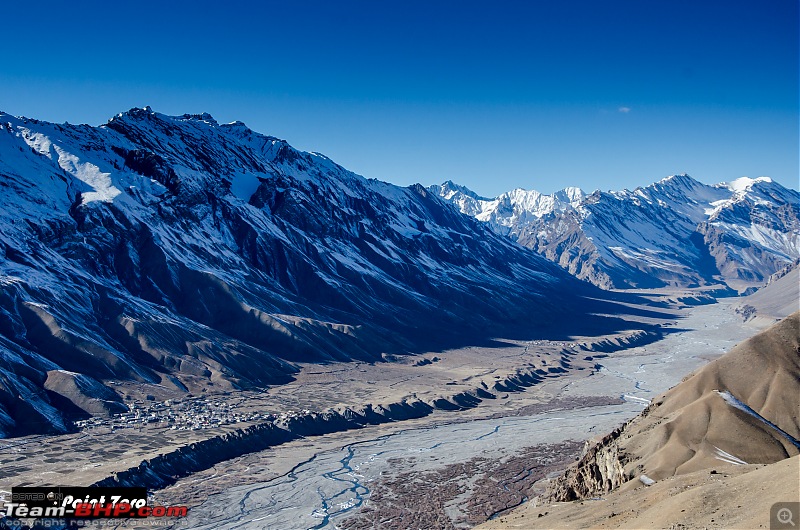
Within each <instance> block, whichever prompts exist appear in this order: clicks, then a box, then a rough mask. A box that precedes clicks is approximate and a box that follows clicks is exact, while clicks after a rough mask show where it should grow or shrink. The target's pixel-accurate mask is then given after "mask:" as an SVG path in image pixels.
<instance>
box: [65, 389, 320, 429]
mask: <svg viewBox="0 0 800 530" xmlns="http://www.w3.org/2000/svg"><path fill="white" fill-rule="evenodd" d="M128 408H129V410H128V412H124V413H121V414H114V415H113V416H110V417H92V418H88V419H83V420H78V421H76V422H75V426H76V427H77V428H78V429H80V430H92V429H95V428H110V429H111V430H112V431H115V430H117V429H137V430H140V431H141V430H143V429H154V428H158V429H170V430H178V431H190V430H191V431H197V430H204V429H214V428H218V427H222V426H224V425H234V424H238V423H250V422H271V421H278V420H286V419H289V418H293V417H298V416H301V415H304V414H309V413H310V411H308V410H303V411H293V410H287V411H285V412H281V413H279V414H278V413H275V414H273V413H267V412H257V411H254V410H245V409H249V407H245V406H243V404H242V403H235V404H231V403H228V402H226V401H224V400H223V399H220V398H219V397H205V396H188V397H184V398H182V399H167V400H165V401H156V400H155V398H154V397H153V396H151V395H148V396H147V397H146V399H145V400H141V399H138V400H136V401H134V402H132V403H130V404H129V405H128Z"/></svg>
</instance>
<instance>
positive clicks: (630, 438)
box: [553, 312, 800, 501]
mask: <svg viewBox="0 0 800 530" xmlns="http://www.w3.org/2000/svg"><path fill="white" fill-rule="evenodd" d="M798 396H800V312H795V313H793V314H792V315H791V316H789V317H787V318H785V319H784V320H782V321H781V322H779V323H778V324H775V325H774V326H772V327H770V328H769V329H767V330H766V331H764V332H762V333H759V334H758V335H756V336H755V337H752V338H750V339H748V340H747V341H745V342H743V343H741V344H739V345H737V346H736V347H735V348H733V349H732V350H731V351H730V352H728V353H727V354H725V355H724V356H722V357H720V358H719V359H717V360H715V361H713V362H711V363H709V364H708V365H706V366H704V367H703V368H701V369H700V370H698V371H697V372H696V373H695V374H693V375H691V376H690V377H688V378H687V379H685V380H684V381H683V382H682V383H680V384H679V385H677V386H675V387H673V388H672V389H670V390H669V391H667V392H666V393H664V394H663V395H661V396H659V397H658V398H656V399H655V400H654V401H653V403H652V404H651V405H650V406H649V407H648V408H647V409H645V411H644V412H642V414H641V415H639V416H638V417H637V418H635V419H634V420H632V421H631V422H630V423H628V424H627V425H625V426H623V427H621V428H619V429H617V430H616V431H614V432H612V433H611V434H609V435H607V436H606V437H605V438H604V439H603V440H601V441H600V443H598V444H597V445H595V446H594V447H592V448H591V449H590V450H589V451H588V453H587V454H586V455H585V456H584V457H583V459H582V460H581V461H580V462H579V463H578V464H577V466H575V467H573V468H571V469H570V470H568V471H567V473H566V474H565V475H564V477H563V478H561V479H560V480H559V481H558V482H556V484H555V486H554V488H553V498H554V499H555V500H559V501H570V500H576V499H583V498H587V497H592V496H596V495H600V494H602V493H605V492H608V491H611V490H612V489H615V488H617V487H619V486H621V485H623V484H628V483H631V484H634V485H636V484H639V485H641V484H652V483H653V481H655V482H658V481H660V480H663V479H665V478H667V477H671V476H673V475H682V474H687V473H693V472H696V471H700V470H705V469H713V468H714V467H715V466H717V465H723V464H726V463H727V464H734V465H746V464H771V463H774V462H778V461H780V460H783V459H785V458H790V457H792V456H797V455H798V454H800V402H799V400H800V398H798Z"/></svg>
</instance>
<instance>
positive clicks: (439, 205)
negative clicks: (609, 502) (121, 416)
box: [0, 108, 625, 437]
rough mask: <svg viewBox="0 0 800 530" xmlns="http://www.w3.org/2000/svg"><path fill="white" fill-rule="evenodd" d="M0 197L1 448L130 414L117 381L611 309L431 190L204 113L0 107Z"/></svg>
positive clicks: (496, 333) (435, 344) (408, 347)
mask: <svg viewBox="0 0 800 530" xmlns="http://www.w3.org/2000/svg"><path fill="white" fill-rule="evenodd" d="M0 189H2V201H3V204H2V207H0V437H2V436H9V435H19V434H25V433H30V432H63V431H64V430H67V429H69V421H67V418H68V417H73V418H74V417H79V416H82V415H83V416H85V415H87V414H109V413H113V412H117V411H120V410H124V409H125V404H124V400H123V399H122V398H121V396H120V393H119V392H118V391H117V390H116V389H119V388H120V387H119V386H118V383H120V382H122V383H125V382H128V383H130V382H137V383H141V384H142V385H144V386H146V385H161V386H162V387H166V388H168V389H174V390H175V391H176V392H177V391H179V392H188V391H192V392H199V391H205V390H211V391H214V390H227V389H239V388H253V387H259V386H264V385H271V384H279V383H282V382H285V381H288V380H290V379H291V377H292V374H293V373H295V372H296V371H297V370H298V366H297V363H298V362H318V363H324V362H329V361H336V360H342V361H345V360H353V359H358V360H362V361H366V362H374V361H380V360H382V359H384V358H386V356H387V355H390V354H403V353H407V352H415V351H429V350H432V349H437V348H444V347H458V346H463V345H466V344H476V343H478V341H482V340H483V341H486V340H487V337H520V338H522V337H533V336H536V334H537V333H539V331H537V330H547V333H548V336H553V334H554V333H556V331H555V330H556V329H557V328H558V325H557V324H558V323H559V322H563V321H573V322H579V323H582V324H585V325H592V324H591V322H592V321H591V318H590V317H588V316H586V315H584V317H583V318H566V317H567V316H575V315H577V314H578V313H581V314H583V313H586V314H589V313H597V314H600V313H604V314H612V313H614V311H612V310H610V309H608V308H606V309H605V310H599V309H597V308H595V309H594V310H593V309H592V306H591V304H592V302H588V301H587V297H588V298H589V299H592V300H598V299H600V298H602V297H603V295H602V292H601V291H599V290H598V289H596V288H595V287H593V286H591V285H589V284H587V283H585V282H582V281H579V280H577V279H575V278H574V277H573V276H570V275H569V274H568V273H567V272H566V271H564V270H563V269H562V268H560V267H558V266H556V265H554V264H553V263H551V262H550V261H548V260H546V259H544V258H542V257H541V256H539V255H538V254H536V253H535V252H532V251H529V250H527V249H522V248H521V247H519V246H518V245H517V244H516V243H514V242H513V241H511V240H509V239H508V238H505V237H501V236H498V235H496V234H495V233H494V232H492V231H491V230H489V229H488V227H486V225H485V224H483V223H480V222H478V221H476V220H474V219H472V218H470V217H468V216H464V215H461V214H460V213H458V212H457V211H455V210H454V209H453V208H451V207H450V206H449V205H448V204H446V203H445V202H443V201H441V200H440V199H439V198H438V197H436V196H435V195H433V194H431V193H429V192H428V191H427V190H426V189H425V188H423V187H422V186H418V185H417V186H411V187H409V188H400V187H397V186H393V185H390V184H386V183H383V182H379V181H376V180H368V179H365V178H363V177H360V176H358V175H355V174H354V173H351V172H350V171H347V170H346V169H344V168H342V167H341V166H339V165H337V164H335V163H334V162H332V161H331V160H330V159H328V158H326V157H325V156H323V155H320V154H317V153H306V152H302V151H298V150H296V149H294V148H292V147H291V146H290V145H288V144H287V143H286V142H285V141H282V140H279V139H278V138H274V137H271V136H265V135H261V134H258V133H256V132H253V131H252V130H250V129H249V128H247V127H246V126H245V125H244V124H243V123H241V122H235V123H229V124H218V123H217V122H216V121H215V120H214V119H213V118H212V117H211V116H209V115H208V114H199V115H188V114H187V115H183V116H166V115H163V114H159V113H157V112H154V111H152V110H151V109H150V108H144V109H132V110H130V111H128V112H125V113H121V114H119V115H117V116H115V117H114V118H112V119H111V120H110V121H109V122H108V123H106V124H105V125H102V126H99V127H91V126H88V125H70V124H63V125H58V124H52V123H46V122H42V121H38V120H34V119H27V118H17V117H13V116H11V115H8V114H4V113H0ZM594 303H595V304H597V303H600V302H594ZM595 320H596V319H595ZM595 323H596V322H595ZM606 323H607V324H608V325H610V326H624V325H625V324H624V323H622V322H613V321H612V320H611V319H608V320H607V322H606ZM571 331H573V332H574V331H576V330H574V329H572V330H571Z"/></svg>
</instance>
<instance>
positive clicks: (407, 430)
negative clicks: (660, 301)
mask: <svg viewBox="0 0 800 530" xmlns="http://www.w3.org/2000/svg"><path fill="white" fill-rule="evenodd" d="M731 304H732V302H731V301H726V300H723V301H721V303H719V304H714V305H709V306H701V307H695V308H691V309H688V310H686V311H684V312H683V314H682V315H681V317H682V318H680V319H676V320H675V321H674V322H670V323H667V325H666V326H665V328H667V327H668V326H672V327H673V328H674V329H679V330H680V331H676V332H674V333H668V334H667V335H666V337H665V338H664V339H663V340H661V341H659V342H656V343H653V344H649V345H647V346H641V347H635V348H630V349H628V350H624V351H621V352H618V353H615V354H611V355H608V356H603V355H599V356H597V359H595V360H594V362H595V369H593V370H591V371H584V372H581V373H573V374H570V375H568V376H564V377H558V378H553V379H548V380H546V381H544V382H542V383H541V384H540V385H537V386H536V387H534V389H531V390H529V391H528V392H525V394H529V393H530V394H532V395H533V394H536V395H549V396H551V397H552V398H553V399H565V398H580V397H590V396H615V397H619V398H622V400H623V401H621V402H620V403H619V404H617V405H602V406H592V407H578V408H572V409H569V410H553V411H547V412H543V413H536V414H530V415H515V414H511V411H509V410H508V408H504V409H503V407H502V403H501V402H500V401H502V398H501V399H500V400H498V403H496V404H491V405H489V406H486V407H485V410H486V412H487V413H488V412H491V411H492V410H494V409H498V408H500V409H503V410H506V412H507V413H508V415H505V416H500V417H497V415H496V412H495V414H494V415H493V416H495V417H490V418H480V417H478V414H479V412H475V411H472V412H471V413H470V415H471V416H472V417H473V418H474V419H472V418H470V421H464V419H465V416H466V414H462V413H436V414H434V415H432V416H431V417H429V418H427V419H426V420H425V422H424V423H425V424H423V425H419V424H416V425H415V424H413V423H411V426H410V427H409V426H407V425H408V424H406V422H399V423H397V424H394V425H390V426H383V427H381V428H380V429H378V428H374V429H373V428H366V429H364V430H362V431H360V432H358V433H355V434H354V433H350V434H348V435H347V436H342V437H341V439H342V440H343V441H342V442H341V443H340V444H336V439H337V435H336V434H333V435H328V437H327V440H326V443H322V444H317V445H316V446H315V449H316V450H313V451H309V449H308V447H305V448H304V449H303V450H298V451H297V452H296V461H295V462H294V463H292V465H291V469H289V470H288V471H287V472H283V473H280V474H279V476H277V477H274V478H270V479H269V480H264V481H259V482H255V483H251V484H243V485H238V486H235V487H232V488H229V489H227V490H226V491H224V492H222V493H219V494H215V495H211V496H210V497H208V499H207V500H206V501H205V502H203V503H202V504H201V505H200V506H197V507H194V508H192V509H191V510H190V513H189V518H188V521H187V523H188V526H189V527H191V528H198V529H210V528H275V529H278V528H280V529H306V528H334V527H336V525H337V522H339V521H342V520H344V518H346V517H353V516H356V517H357V516H358V512H359V509H360V508H362V507H364V506H365V504H366V503H368V502H369V499H370V492H371V489H372V487H373V485H374V484H375V482H376V481H377V480H380V479H385V478H386V477H388V476H397V475H399V474H401V473H404V474H407V473H412V474H413V473H422V472H426V471H430V470H432V469H438V468H443V467H445V466H448V465H450V464H453V463H456V462H461V461H467V460H470V459H473V458H476V457H481V458H487V459H498V460H500V459H503V458H507V457H508V456H509V455H513V454H515V453H516V452H518V451H520V450H522V449H523V448H525V447H530V446H535V445H540V444H548V443H554V442H560V441H564V440H577V441H582V440H587V439H589V438H591V437H593V436H597V435H600V434H604V433H606V432H608V431H610V430H611V429H613V428H614V427H616V426H618V425H620V424H621V423H623V422H625V421H627V420H629V419H631V418H632V417H633V416H635V415H636V414H637V413H638V412H640V411H641V410H642V408H644V407H645V406H646V405H647V403H648V402H649V401H650V400H651V399H652V398H653V397H655V396H656V395H658V394H660V393H661V392H663V391H664V390H666V389H667V388H669V387H671V386H673V385H675V384H677V383H678V382H680V380H681V379H682V378H683V377H684V376H685V375H687V374H688V373H690V372H691V371H693V370H695V369H696V368H698V367H700V366H702V365H703V364H705V363H706V362H708V361H709V360H710V359H713V358H715V357H717V356H719V355H721V354H722V353H724V352H725V351H727V350H728V349H730V348H731V347H732V346H733V345H735V344H736V343H737V342H739V341H741V340H743V339H745V338H747V337H749V336H751V335H752V334H754V333H755V332H756V331H757V328H754V327H751V326H746V325H743V323H742V321H741V319H740V318H739V317H738V316H737V315H736V314H735V313H734V312H733V311H732V310H731V308H730V306H731ZM481 407H483V405H481V406H479V407H478V409H480V408H481ZM321 438H326V437H321ZM270 458H272V459H275V458H276V455H275V454H274V453H270V454H268V455H265V459H266V460H267V461H268V460H269V459H270ZM280 458H281V459H282V462H281V465H282V466H283V467H287V464H289V463H290V461H291V460H292V459H293V453H292V451H291V446H289V447H286V448H284V449H283V450H281V451H280ZM280 467H281V466H275V469H279V468H280ZM220 472H224V471H222V470H221V469H219V470H217V473H220Z"/></svg>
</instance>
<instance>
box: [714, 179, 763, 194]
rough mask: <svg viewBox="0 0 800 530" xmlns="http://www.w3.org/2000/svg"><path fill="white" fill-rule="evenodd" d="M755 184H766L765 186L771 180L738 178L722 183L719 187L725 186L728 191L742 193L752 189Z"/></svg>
mask: <svg viewBox="0 0 800 530" xmlns="http://www.w3.org/2000/svg"><path fill="white" fill-rule="evenodd" d="M756 182H766V183H767V184H769V183H771V182H772V179H771V178H769V177H758V178H754V179H753V178H750V177H739V178H738V179H735V180H732V181H730V182H722V183H720V185H722V186H725V187H726V188H728V189H729V190H731V191H733V192H739V193H744V192H746V191H749V190H750V188H752V187H753V184H755V183H756Z"/></svg>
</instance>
